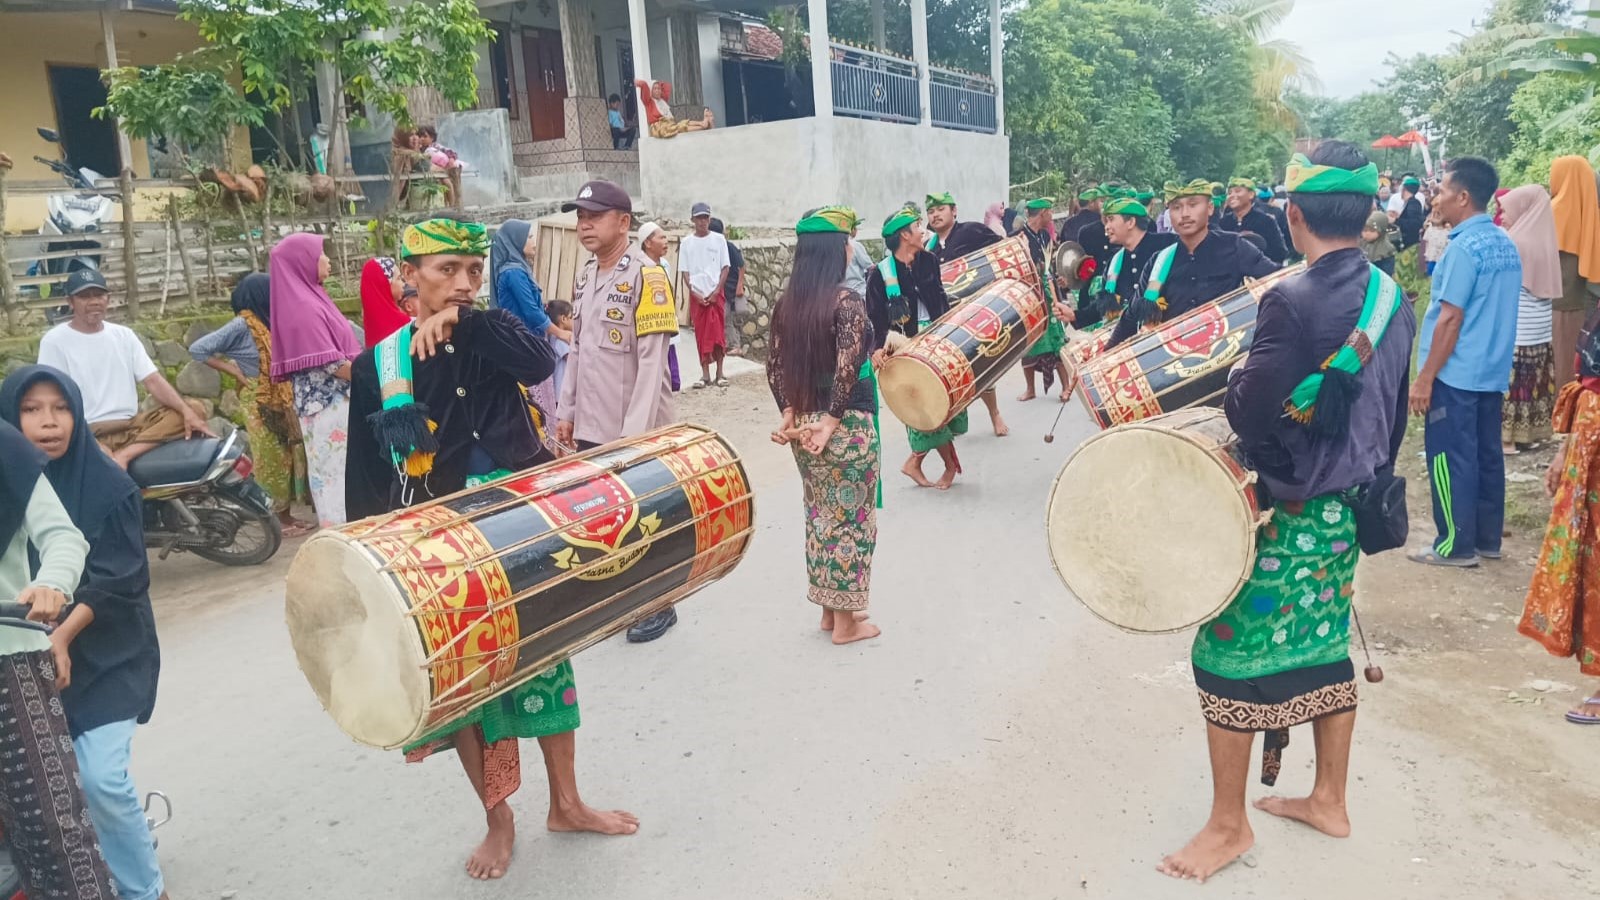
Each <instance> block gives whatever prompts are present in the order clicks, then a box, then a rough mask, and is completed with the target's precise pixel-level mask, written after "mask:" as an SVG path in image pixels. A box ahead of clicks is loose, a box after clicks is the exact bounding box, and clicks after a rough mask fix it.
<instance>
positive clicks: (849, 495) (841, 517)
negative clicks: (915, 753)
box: [767, 206, 879, 644]
mask: <svg viewBox="0 0 1600 900" xmlns="http://www.w3.org/2000/svg"><path fill="white" fill-rule="evenodd" d="M856 222H857V217H856V214H855V211H854V210H851V209H850V208H848V207H842V206H830V207H824V208H822V209H819V210H814V211H812V212H810V213H807V214H806V216H805V217H804V218H802V219H801V220H800V222H799V224H797V225H796V226H795V232H796V234H797V235H798V237H799V240H798V243H797V244H796V245H795V251H794V270H793V271H792V272H791V273H790V275H789V286H788V288H787V289H786V290H785V291H784V294H783V296H782V297H781V298H779V300H778V305H777V307H776V309H775V310H774V312H773V318H772V345H771V348H770V350H769V353H768V359H767V383H768V384H769V385H770V386H771V388H772V397H773V399H774V400H776V401H777V402H778V409H780V410H782V412H783V423H782V424H781V425H779V426H778V430H777V431H774V432H773V433H772V439H773V441H775V442H777V443H779V444H788V445H789V446H790V447H791V448H792V449H793V450H794V458H795V463H796V464H797V465H798V466H799V467H800V478H801V481H802V482H803V483H804V485H805V506H806V574H807V576H808V578H809V580H810V583H811V587H810V590H809V591H808V592H807V597H808V598H809V599H810V600H811V602H812V603H815V604H817V605H818V606H821V607H822V609H823V612H822V628H823V630H824V631H831V632H833V642H834V643H835V644H848V643H852V642H854V641H860V640H866V639H867V638H874V637H877V636H878V627H877V626H876V625H873V624H871V623H869V622H867V621H866V618H867V594H868V586H869V583H870V581H871V576H872V551H873V549H874V547H875V546H876V544H877V538H878V510H877V501H878V475H879V471H878V455H879V454H878V427H877V421H876V419H877V408H878V402H877V387H876V384H875V382H874V380H873V377H872V362H871V359H870V357H871V352H872V349H873V347H874V346H875V343H874V340H873V328H872V323H871V321H869V320H868V318H867V308H866V303H865V302H864V301H863V300H862V298H861V295H860V294H857V293H856V292H855V291H852V290H850V289H849V288H846V287H844V286H843V281H844V274H845V266H846V263H847V262H848V260H849V258H850V243H849V240H848V235H849V233H850V231H851V230H852V229H853V228H855V226H856Z"/></svg>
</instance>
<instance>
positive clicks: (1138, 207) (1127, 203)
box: [1100, 197, 1150, 217]
mask: <svg viewBox="0 0 1600 900" xmlns="http://www.w3.org/2000/svg"><path fill="white" fill-rule="evenodd" d="M1100 212H1101V214H1102V215H1107V216H1144V217H1148V216H1149V215H1150V210H1148V209H1145V208H1144V204H1143V203H1140V202H1139V201H1137V200H1130V199H1128V198H1127V197H1118V198H1117V199H1115V200H1113V201H1111V202H1110V203H1107V204H1106V205H1105V206H1103V207H1101V208H1100Z"/></svg>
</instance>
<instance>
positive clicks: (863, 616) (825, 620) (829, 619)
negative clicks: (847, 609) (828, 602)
mask: <svg viewBox="0 0 1600 900" xmlns="http://www.w3.org/2000/svg"><path fill="white" fill-rule="evenodd" d="M850 617H851V618H853V619H855V620H856V621H857V622H865V621H866V620H868V619H870V618H872V616H871V615H870V614H868V613H864V612H853V613H851V614H850ZM822 630H823V631H832V630H833V610H831V609H825V610H823V611H822Z"/></svg>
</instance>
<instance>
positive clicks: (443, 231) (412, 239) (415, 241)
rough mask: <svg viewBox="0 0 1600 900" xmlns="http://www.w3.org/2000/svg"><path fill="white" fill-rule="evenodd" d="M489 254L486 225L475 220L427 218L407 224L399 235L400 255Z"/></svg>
mask: <svg viewBox="0 0 1600 900" xmlns="http://www.w3.org/2000/svg"><path fill="white" fill-rule="evenodd" d="M435 253H441V254H445V255H449V256H488V255H489V229H487V228H485V227H483V226H482V225H479V224H478V223H477V222H458V221H456V220H455V219H429V220H427V221H426V222H418V223H417V224H415V225H408V226H406V230H405V232H404V233H403V234H401V235H400V258H401V259H411V258H413V257H417V256H432V255H433V254H435Z"/></svg>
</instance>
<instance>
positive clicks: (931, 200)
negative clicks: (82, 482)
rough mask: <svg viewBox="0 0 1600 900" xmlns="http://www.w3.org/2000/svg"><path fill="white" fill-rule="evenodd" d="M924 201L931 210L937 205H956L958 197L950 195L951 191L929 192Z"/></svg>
mask: <svg viewBox="0 0 1600 900" xmlns="http://www.w3.org/2000/svg"><path fill="white" fill-rule="evenodd" d="M922 202H923V205H924V206H926V207H928V209H930V210H931V209H933V208H934V207H935V206H955V205H956V198H954V197H952V196H950V192H949V191H945V192H944V193H942V194H929V195H928V196H927V197H925V198H923V201H922Z"/></svg>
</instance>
